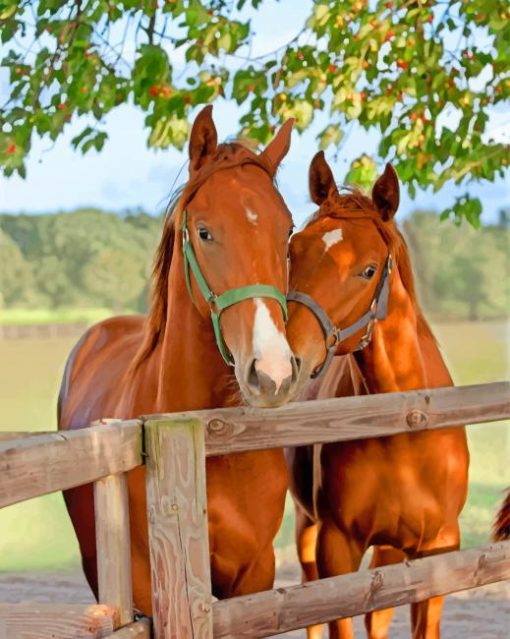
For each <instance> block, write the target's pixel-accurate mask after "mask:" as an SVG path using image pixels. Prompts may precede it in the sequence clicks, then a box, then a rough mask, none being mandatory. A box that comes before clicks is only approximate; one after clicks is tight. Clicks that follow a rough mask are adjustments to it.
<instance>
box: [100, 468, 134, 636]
mask: <svg viewBox="0 0 510 639" xmlns="http://www.w3.org/2000/svg"><path fill="white" fill-rule="evenodd" d="M94 504H95V515H96V544H97V570H98V580H99V603H102V604H106V605H108V606H112V607H113V608H116V609H117V610H118V611H119V618H120V624H121V625H126V624H128V623H131V621H133V592H132V586H131V579H132V578H131V550H130V535H129V506H128V488H127V477H126V474H125V473H120V474H119V475H108V477H104V478H103V479H100V480H98V481H96V482H94Z"/></svg>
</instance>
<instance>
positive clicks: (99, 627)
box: [0, 602, 118, 639]
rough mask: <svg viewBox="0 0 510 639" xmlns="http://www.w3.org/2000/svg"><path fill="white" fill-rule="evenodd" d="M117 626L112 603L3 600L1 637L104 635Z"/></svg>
mask: <svg viewBox="0 0 510 639" xmlns="http://www.w3.org/2000/svg"><path fill="white" fill-rule="evenodd" d="M117 626H118V618H117V611H116V610H114V609H112V608H109V607H108V606H101V605H93V606H84V605H83V604H82V605H62V604H60V605H58V604H40V603H34V602H32V603H26V604H12V603H9V604H0V639H103V637H109V636H110V635H111V633H112V632H113V631H114V629H115V628H116V627H117Z"/></svg>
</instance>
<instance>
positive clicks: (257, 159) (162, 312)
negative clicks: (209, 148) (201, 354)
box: [130, 140, 273, 371]
mask: <svg viewBox="0 0 510 639" xmlns="http://www.w3.org/2000/svg"><path fill="white" fill-rule="evenodd" d="M252 148H253V146H252V145H249V144H248V141H246V140H234V141H230V142H225V143H223V144H220V145H218V147H217V149H216V150H215V152H214V153H213V154H212V156H211V157H210V158H209V159H208V160H207V162H206V163H205V164H204V166H203V167H201V168H200V169H199V170H197V171H196V172H195V173H194V174H193V175H191V176H190V179H189V180H188V182H186V183H185V184H184V185H181V186H179V187H178V188H177V189H176V190H175V192H174V193H173V194H172V195H171V197H170V201H169V203H168V205H167V207H166V212H165V215H164V220H163V230H162V233H161V239H160V241H159V244H158V247H157V249H156V253H155V256H154V262H153V269H152V275H151V294H150V307H149V312H148V315H147V320H146V323H145V332H144V339H143V341H142V344H141V345H140V348H139V349H138V352H137V354H136V355H135V358H134V360H133V363H132V365H131V367H130V371H134V370H136V369H137V368H138V366H139V365H140V364H141V363H142V362H143V361H144V360H145V359H147V357H148V356H149V355H150V354H151V353H152V352H153V351H154V350H155V349H156V347H157V345H158V344H159V343H160V342H161V341H162V339H163V337H164V334H165V327H166V316H167V310H168V276H169V272H170V267H171V264H172V258H173V253H174V245H175V229H176V227H177V226H178V224H179V221H180V219H181V215H182V211H183V210H184V208H185V207H186V205H187V204H188V202H189V201H190V200H191V199H192V197H193V195H194V194H195V193H196V191H197V190H198V189H199V188H200V187H201V186H202V185H203V184H204V182H205V181H206V180H207V179H208V178H209V177H210V176H211V175H212V174H213V173H216V172H219V171H222V170H225V169H229V168H234V167H236V166H243V165H249V164H251V165H255V166H258V167H259V168H261V169H262V170H263V171H264V172H265V173H267V174H268V175H269V177H270V178H271V180H273V176H272V174H271V167H270V166H269V164H268V163H267V162H266V161H265V160H264V158H263V157H261V156H260V155H257V154H256V153H254V152H253V150H252Z"/></svg>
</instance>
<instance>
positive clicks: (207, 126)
mask: <svg viewBox="0 0 510 639" xmlns="http://www.w3.org/2000/svg"><path fill="white" fill-rule="evenodd" d="M217 145H218V134H217V132H216V127H215V126H214V122H213V119H212V105H211V104H208V105H207V106H206V107H204V108H203V109H202V110H201V111H200V113H199V114H198V115H197V117H196V118H195V121H194V122H193V127H192V129H191V136H190V139H189V162H190V171H196V170H197V169H199V168H200V167H201V166H202V165H203V164H204V162H205V161H206V159H207V158H208V157H209V156H210V155H211V154H212V153H214V151H215V150H216V146H217Z"/></svg>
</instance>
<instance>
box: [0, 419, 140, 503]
mask: <svg viewBox="0 0 510 639" xmlns="http://www.w3.org/2000/svg"><path fill="white" fill-rule="evenodd" d="M141 430H142V427H141V423H140V422H138V421H134V420H133V421H126V422H120V421H119V422H117V423H114V424H105V425H101V426H91V427H90V428H83V429H82V430H74V431H60V432H58V433H52V434H51V435H48V434H46V435H34V436H33V437H22V438H20V439H15V440H7V441H5V440H4V441H1V442H0V477H1V478H2V480H1V482H0V508H2V507H3V506H8V505H9V504H14V503H16V502H19V501H23V500H25V499H30V498H32V497H38V496H39V495H45V494H47V493H52V492H56V491H59V490H64V489H66V488H72V487H74V486H78V485H80V484H88V483H89V482H93V481H96V480H97V479H100V478H101V477H105V476H106V475H112V474H115V473H119V472H124V471H127V470H130V469H131V468H135V467H136V466H138V465H140V464H141V463H142V456H141V451H142V435H141Z"/></svg>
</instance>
